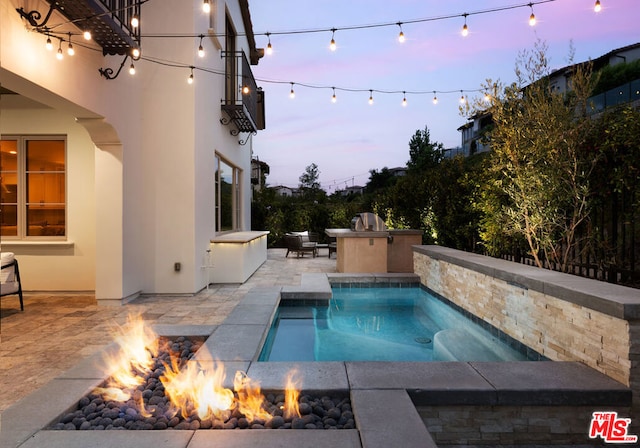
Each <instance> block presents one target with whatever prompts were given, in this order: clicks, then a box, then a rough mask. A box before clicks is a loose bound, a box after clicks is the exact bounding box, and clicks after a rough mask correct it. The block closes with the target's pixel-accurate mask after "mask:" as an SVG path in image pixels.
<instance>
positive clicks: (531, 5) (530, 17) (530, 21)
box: [529, 3, 536, 26]
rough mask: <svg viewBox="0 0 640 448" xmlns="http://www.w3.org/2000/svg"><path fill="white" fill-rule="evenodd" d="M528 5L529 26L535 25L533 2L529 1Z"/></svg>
mask: <svg viewBox="0 0 640 448" xmlns="http://www.w3.org/2000/svg"><path fill="white" fill-rule="evenodd" d="M529 7H530V8H531V15H530V16H529V26H535V25H536V15H535V14H534V13H533V3H529Z"/></svg>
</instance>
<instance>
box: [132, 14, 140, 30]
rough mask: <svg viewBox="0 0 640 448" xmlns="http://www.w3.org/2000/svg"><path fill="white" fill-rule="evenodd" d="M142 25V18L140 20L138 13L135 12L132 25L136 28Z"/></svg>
mask: <svg viewBox="0 0 640 448" xmlns="http://www.w3.org/2000/svg"><path fill="white" fill-rule="evenodd" d="M138 25H140V20H138V14H134V15H133V16H132V17H131V27H132V28H133V29H134V30H135V29H136V28H138Z"/></svg>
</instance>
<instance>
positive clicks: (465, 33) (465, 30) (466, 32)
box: [461, 12, 469, 37]
mask: <svg viewBox="0 0 640 448" xmlns="http://www.w3.org/2000/svg"><path fill="white" fill-rule="evenodd" d="M462 15H463V16H464V26H463V27H462V32H461V34H462V37H467V36H468V35H469V27H468V26H467V16H468V15H469V14H467V13H466V12H465V13H464V14H462Z"/></svg>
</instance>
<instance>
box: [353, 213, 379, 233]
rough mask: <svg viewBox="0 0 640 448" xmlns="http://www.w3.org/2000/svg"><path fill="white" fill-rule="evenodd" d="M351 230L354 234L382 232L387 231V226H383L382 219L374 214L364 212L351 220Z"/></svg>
mask: <svg viewBox="0 0 640 448" xmlns="http://www.w3.org/2000/svg"><path fill="white" fill-rule="evenodd" d="M351 230H353V231H355V232H363V231H371V232H384V231H385V230H387V226H385V225H384V221H383V220H382V218H380V217H379V216H378V215H376V214H375V213H370V212H365V213H358V214H357V215H356V216H355V217H354V218H353V219H352V220H351Z"/></svg>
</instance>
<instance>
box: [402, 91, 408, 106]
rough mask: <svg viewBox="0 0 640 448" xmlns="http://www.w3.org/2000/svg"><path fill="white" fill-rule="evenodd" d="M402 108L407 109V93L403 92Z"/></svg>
mask: <svg viewBox="0 0 640 448" xmlns="http://www.w3.org/2000/svg"><path fill="white" fill-rule="evenodd" d="M402 107H407V92H405V91H403V92H402Z"/></svg>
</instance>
